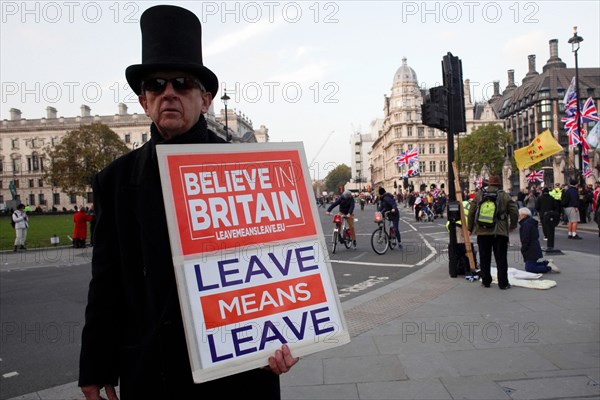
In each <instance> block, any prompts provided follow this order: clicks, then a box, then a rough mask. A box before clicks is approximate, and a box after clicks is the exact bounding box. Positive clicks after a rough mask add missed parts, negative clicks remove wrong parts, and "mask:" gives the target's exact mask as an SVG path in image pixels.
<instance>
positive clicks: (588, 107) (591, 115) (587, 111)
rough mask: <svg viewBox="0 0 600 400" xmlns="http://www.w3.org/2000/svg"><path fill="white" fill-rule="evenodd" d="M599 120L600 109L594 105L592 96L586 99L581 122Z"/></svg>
mask: <svg viewBox="0 0 600 400" xmlns="http://www.w3.org/2000/svg"><path fill="white" fill-rule="evenodd" d="M598 120H600V118H598V111H597V110H596V106H595V105H594V99H592V98H591V97H590V98H588V99H587V100H586V101H585V104H584V105H583V107H582V108H581V122H582V123H584V124H585V123H588V122H593V121H598Z"/></svg>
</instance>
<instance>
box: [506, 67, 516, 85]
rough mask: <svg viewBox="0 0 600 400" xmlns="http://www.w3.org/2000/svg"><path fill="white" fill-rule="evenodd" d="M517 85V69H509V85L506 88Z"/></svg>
mask: <svg viewBox="0 0 600 400" xmlns="http://www.w3.org/2000/svg"><path fill="white" fill-rule="evenodd" d="M516 87H517V85H515V70H514V69H509V70H508V85H507V86H506V88H507V89H513V88H516Z"/></svg>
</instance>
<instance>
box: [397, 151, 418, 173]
mask: <svg viewBox="0 0 600 400" xmlns="http://www.w3.org/2000/svg"><path fill="white" fill-rule="evenodd" d="M415 161H419V149H418V148H417V147H413V148H412V149H410V150H408V151H406V152H404V153H402V154H399V155H397V156H396V162H397V163H398V166H401V165H409V164H412V163H414V162H415ZM417 169H418V168H417Z"/></svg>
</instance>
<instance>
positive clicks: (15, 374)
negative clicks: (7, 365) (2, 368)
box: [2, 371, 19, 378]
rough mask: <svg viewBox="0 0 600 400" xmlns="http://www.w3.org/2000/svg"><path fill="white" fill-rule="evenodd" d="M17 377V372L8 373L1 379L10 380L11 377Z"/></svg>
mask: <svg viewBox="0 0 600 400" xmlns="http://www.w3.org/2000/svg"><path fill="white" fill-rule="evenodd" d="M17 375H19V373H18V372H17V371H13V372H8V373H6V374H4V375H2V377H3V378H12V377H13V376H17Z"/></svg>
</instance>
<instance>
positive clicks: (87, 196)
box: [85, 192, 94, 204]
mask: <svg viewBox="0 0 600 400" xmlns="http://www.w3.org/2000/svg"><path fill="white" fill-rule="evenodd" d="M85 201H86V202H87V203H90V204H91V203H93V202H94V194H93V193H92V192H87V193H86V194H85Z"/></svg>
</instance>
